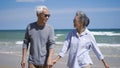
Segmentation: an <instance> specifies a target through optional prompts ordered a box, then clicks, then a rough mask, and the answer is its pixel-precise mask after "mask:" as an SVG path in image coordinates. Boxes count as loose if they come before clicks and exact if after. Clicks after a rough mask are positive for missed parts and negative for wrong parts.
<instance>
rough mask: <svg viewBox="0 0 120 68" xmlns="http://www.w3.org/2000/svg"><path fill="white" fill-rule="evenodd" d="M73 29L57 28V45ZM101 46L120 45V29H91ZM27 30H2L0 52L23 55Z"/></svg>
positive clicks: (60, 44)
mask: <svg viewBox="0 0 120 68" xmlns="http://www.w3.org/2000/svg"><path fill="white" fill-rule="evenodd" d="M71 30H72V29H55V40H56V46H58V48H55V49H60V48H59V46H62V44H63V42H64V39H65V38H66V36H67V34H68V33H69V32H70V31H71ZM90 31H91V32H92V33H93V35H94V36H95V39H96V42H97V44H98V46H100V47H117V46H120V29H90ZM24 35H25V30H0V53H7V54H14V55H21V53H22V43H23V39H24Z"/></svg>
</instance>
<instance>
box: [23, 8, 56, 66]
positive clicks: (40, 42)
mask: <svg viewBox="0 0 120 68" xmlns="http://www.w3.org/2000/svg"><path fill="white" fill-rule="evenodd" d="M36 15H37V21H36V22H33V23H30V24H29V25H28V26H27V28H26V33H25V38H24V41H23V48H22V61H21V66H22V68H25V64H26V63H25V61H26V54H27V50H28V46H29V47H30V50H29V51H30V52H29V57H28V68H50V67H51V66H52V55H53V51H54V50H53V46H54V44H55V39H54V29H53V27H51V26H50V25H48V24H47V20H48V19H49V17H50V13H49V10H48V8H47V7H46V6H38V7H37V8H36Z"/></svg>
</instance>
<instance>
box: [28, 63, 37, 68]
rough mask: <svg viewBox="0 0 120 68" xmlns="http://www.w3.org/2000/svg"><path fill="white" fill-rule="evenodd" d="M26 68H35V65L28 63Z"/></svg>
mask: <svg viewBox="0 0 120 68" xmlns="http://www.w3.org/2000/svg"><path fill="white" fill-rule="evenodd" d="M28 68H36V67H35V65H33V64H30V63H28Z"/></svg>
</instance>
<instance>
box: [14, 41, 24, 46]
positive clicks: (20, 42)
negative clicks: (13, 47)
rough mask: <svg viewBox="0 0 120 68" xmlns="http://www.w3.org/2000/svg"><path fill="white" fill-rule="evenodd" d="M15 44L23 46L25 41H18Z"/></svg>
mask: <svg viewBox="0 0 120 68" xmlns="http://www.w3.org/2000/svg"><path fill="white" fill-rule="evenodd" d="M15 44H17V45H21V44H23V41H16V42H15Z"/></svg>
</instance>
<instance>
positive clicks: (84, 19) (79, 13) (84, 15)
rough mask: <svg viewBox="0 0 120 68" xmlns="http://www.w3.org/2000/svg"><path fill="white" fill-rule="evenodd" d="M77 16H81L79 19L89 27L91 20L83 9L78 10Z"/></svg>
mask: <svg viewBox="0 0 120 68" xmlns="http://www.w3.org/2000/svg"><path fill="white" fill-rule="evenodd" d="M76 16H78V17H79V21H81V22H83V23H84V25H83V26H84V27H87V26H88V25H89V23H90V20H89V18H88V17H87V16H86V14H85V13H84V12H83V11H77V12H76Z"/></svg>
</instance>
